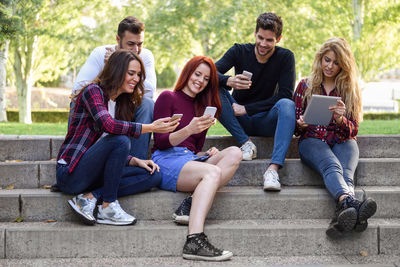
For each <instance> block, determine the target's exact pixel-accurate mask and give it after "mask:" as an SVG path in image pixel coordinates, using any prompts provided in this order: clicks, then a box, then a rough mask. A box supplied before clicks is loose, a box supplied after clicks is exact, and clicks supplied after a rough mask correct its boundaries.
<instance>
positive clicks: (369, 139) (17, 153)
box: [0, 135, 400, 161]
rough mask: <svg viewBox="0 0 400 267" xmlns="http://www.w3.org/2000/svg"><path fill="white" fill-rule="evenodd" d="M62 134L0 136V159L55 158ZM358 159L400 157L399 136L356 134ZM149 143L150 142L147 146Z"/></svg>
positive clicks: (265, 153) (266, 151)
mask: <svg viewBox="0 0 400 267" xmlns="http://www.w3.org/2000/svg"><path fill="white" fill-rule="evenodd" d="M252 140H253V141H254V143H255V144H256V146H257V150H258V158H259V159H263V158H270V157H271V153H272V149H273V138H270V137H252ZM63 141H64V136H25V135H21V136H15V135H3V136H0V161H5V160H24V161H38V160H49V159H52V158H55V157H57V154H58V150H59V148H60V146H61V144H62V142H63ZM358 143H359V147H360V157H361V158H399V157H400V135H365V136H359V137H358ZM233 145H234V146H236V145H239V144H237V142H236V141H235V139H234V138H233V137H232V136H208V137H207V139H206V143H205V145H204V148H208V147H211V146H215V147H217V148H219V149H223V148H226V147H228V146H233ZM151 146H152V142H151V145H150V147H151ZM298 157H299V156H298V150H297V139H296V138H293V140H292V143H291V145H290V148H289V151H288V154H287V158H298Z"/></svg>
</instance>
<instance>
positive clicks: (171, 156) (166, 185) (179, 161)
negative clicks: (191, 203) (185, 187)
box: [152, 147, 199, 192]
mask: <svg viewBox="0 0 400 267" xmlns="http://www.w3.org/2000/svg"><path fill="white" fill-rule="evenodd" d="M198 158H199V157H198V156H197V155H196V154H194V153H193V152H192V151H190V150H189V149H187V148H186V147H172V148H169V149H165V150H156V151H154V153H153V156H152V160H153V161H154V162H155V163H157V164H158V166H160V172H161V176H162V180H161V184H160V188H161V189H163V190H168V191H173V192H176V182H177V181H178V176H179V173H180V172H181V170H182V168H183V166H184V165H185V164H186V163H187V162H189V161H192V160H196V159H198Z"/></svg>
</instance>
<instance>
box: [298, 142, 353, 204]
mask: <svg viewBox="0 0 400 267" xmlns="http://www.w3.org/2000/svg"><path fill="white" fill-rule="evenodd" d="M299 154H300V159H301V161H302V162H304V164H306V165H307V166H309V167H310V168H312V169H314V170H316V171H317V172H318V173H319V174H321V175H322V177H323V179H324V183H325V187H326V188H327V189H328V191H329V193H330V194H331V195H332V197H333V198H334V199H335V200H338V199H339V197H340V196H341V195H343V194H347V195H350V196H353V197H354V181H353V178H354V172H355V171H356V168H357V165H358V158H359V151H358V145H357V142H356V141H355V140H354V139H350V140H348V141H346V142H344V143H340V144H339V143H336V144H334V145H333V146H332V147H330V146H329V145H328V144H327V143H325V142H323V141H322V140H320V139H318V138H306V139H303V140H301V141H300V143H299Z"/></svg>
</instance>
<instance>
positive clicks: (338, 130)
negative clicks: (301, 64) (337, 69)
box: [293, 79, 358, 146]
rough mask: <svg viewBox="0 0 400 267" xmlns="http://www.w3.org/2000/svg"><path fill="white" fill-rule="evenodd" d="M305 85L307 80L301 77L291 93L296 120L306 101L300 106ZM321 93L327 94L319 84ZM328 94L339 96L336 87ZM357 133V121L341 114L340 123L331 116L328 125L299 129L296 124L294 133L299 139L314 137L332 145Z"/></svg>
mask: <svg viewBox="0 0 400 267" xmlns="http://www.w3.org/2000/svg"><path fill="white" fill-rule="evenodd" d="M307 89H308V87H307V80H306V79H303V80H301V81H300V83H299V84H298V85H297V88H296V91H295V92H294V95H293V101H294V103H295V105H296V120H298V119H299V117H300V115H303V114H304V111H305V110H306V107H307V103H304V107H303V106H302V103H303V98H304V95H305V92H306V90H307ZM321 95H327V94H326V91H325V88H324V87H323V85H322V84H321ZM329 95H330V96H339V95H338V93H337V90H336V88H335V89H334V90H332V91H331V92H330V93H329ZM357 133H358V122H357V121H356V120H354V119H353V118H347V117H345V116H343V122H342V124H337V123H336V121H335V119H334V118H333V116H332V120H331V122H330V123H329V125H328V126H323V125H309V126H308V127H307V128H304V129H301V128H300V127H298V125H296V130H295V135H296V136H300V140H302V139H305V138H309V137H314V138H318V139H321V140H322V141H324V142H325V143H327V144H328V145H331V146H332V145H334V144H335V143H343V142H345V141H347V140H349V139H356V136H357Z"/></svg>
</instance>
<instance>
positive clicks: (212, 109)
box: [203, 106, 217, 118]
mask: <svg viewBox="0 0 400 267" xmlns="http://www.w3.org/2000/svg"><path fill="white" fill-rule="evenodd" d="M216 112H217V108H216V107H210V106H208V107H206V110H204V114H203V116H204V115H208V114H210V115H211V117H213V118H214V116H215V113H216Z"/></svg>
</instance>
